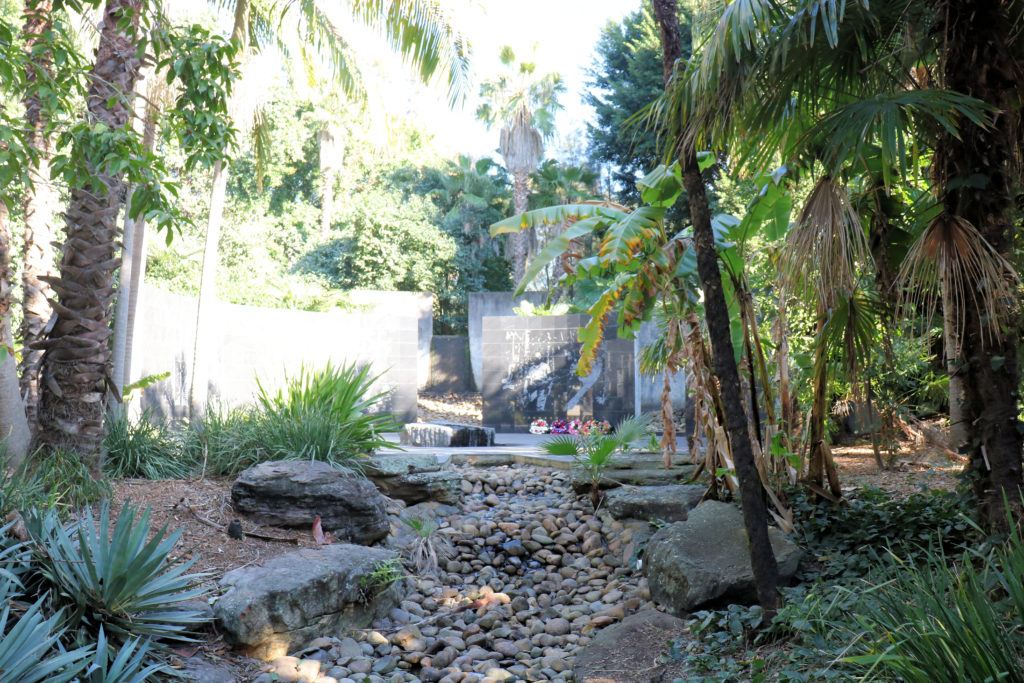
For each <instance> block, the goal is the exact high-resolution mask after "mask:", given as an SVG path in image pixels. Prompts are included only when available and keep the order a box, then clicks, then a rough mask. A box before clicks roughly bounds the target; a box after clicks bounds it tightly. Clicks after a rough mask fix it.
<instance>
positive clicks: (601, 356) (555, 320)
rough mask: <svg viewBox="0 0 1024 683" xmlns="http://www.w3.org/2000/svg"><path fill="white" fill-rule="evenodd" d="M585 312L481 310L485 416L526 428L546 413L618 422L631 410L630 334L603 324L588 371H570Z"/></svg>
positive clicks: (488, 421) (493, 423)
mask: <svg viewBox="0 0 1024 683" xmlns="http://www.w3.org/2000/svg"><path fill="white" fill-rule="evenodd" d="M587 320H588V316H585V315H557V316H556V315H552V316H539V317H516V316H511V317H504V316H503V317H490V316H488V317H484V319H483V353H482V360H483V390H482V393H483V413H484V414H483V418H484V420H483V421H484V424H485V425H487V426H488V427H495V428H497V429H498V430H499V431H526V430H527V429H528V428H529V425H530V422H532V421H533V420H534V419H536V418H539V417H543V418H546V419H551V418H565V417H569V416H580V417H584V418H588V417H591V416H592V417H594V418H596V419H605V420H608V421H609V422H611V423H612V424H615V423H616V422H618V421H619V420H621V419H622V418H623V417H626V416H629V415H632V414H633V413H634V389H633V378H634V377H633V376H634V370H635V368H634V362H633V341H632V340H629V339H618V337H617V335H616V332H615V330H614V328H612V329H609V330H608V331H607V334H606V337H605V342H604V343H603V344H602V346H601V351H600V352H599V353H598V357H597V360H596V362H595V363H594V369H593V372H591V373H590V375H588V376H587V377H578V376H577V375H576V374H575V369H576V362H577V361H578V360H579V356H580V348H581V344H580V342H579V341H577V333H578V330H579V328H580V327H581V326H583V325H584V324H586V322H587Z"/></svg>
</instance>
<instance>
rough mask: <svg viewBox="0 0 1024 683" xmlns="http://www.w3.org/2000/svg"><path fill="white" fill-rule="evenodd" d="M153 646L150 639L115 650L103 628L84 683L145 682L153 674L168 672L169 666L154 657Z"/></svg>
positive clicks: (133, 642) (124, 644) (130, 643)
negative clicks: (154, 659) (152, 653)
mask: <svg viewBox="0 0 1024 683" xmlns="http://www.w3.org/2000/svg"><path fill="white" fill-rule="evenodd" d="M151 648H152V645H151V644H150V641H148V640H139V639H133V640H129V641H127V642H125V643H123V644H122V645H121V647H120V648H119V649H114V648H113V647H111V646H110V643H109V642H108V641H107V634H106V633H105V632H104V631H103V629H102V628H100V633H99V637H98V638H97V639H96V650H95V653H94V655H93V658H92V662H91V663H90V664H89V666H88V668H87V669H86V670H85V674H84V675H83V677H82V678H81V681H82V683H145V681H148V680H151V677H152V676H153V674H156V673H159V672H162V671H167V667H166V666H165V665H164V664H162V663H160V662H154V661H152V658H151V656H150V655H151Z"/></svg>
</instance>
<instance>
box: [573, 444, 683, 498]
mask: <svg viewBox="0 0 1024 683" xmlns="http://www.w3.org/2000/svg"><path fill="white" fill-rule="evenodd" d="M696 471H697V467H696V465H691V464H673V465H672V466H671V467H669V468H668V469H665V464H664V463H663V462H662V459H661V455H655V454H639V455H616V456H614V457H613V459H612V461H611V463H610V464H609V466H608V467H607V469H605V471H604V474H603V476H602V477H601V481H600V488H602V489H612V488H616V487H619V486H622V485H623V484H629V485H631V486H668V485H670V484H678V483H679V482H682V481H687V480H688V479H690V478H691V477H693V475H694V473H695V472H696ZM572 488H573V491H575V492H576V493H579V494H583V493H586V492H588V491H589V490H590V479H589V477H588V476H587V474H586V472H584V471H582V470H581V469H580V468H578V467H573V468H572Z"/></svg>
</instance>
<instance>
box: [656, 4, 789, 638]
mask: <svg viewBox="0 0 1024 683" xmlns="http://www.w3.org/2000/svg"><path fill="white" fill-rule="evenodd" d="M652 5H653V7H654V16H655V19H656V20H657V22H658V26H659V28H660V30H661V45H662V52H663V68H664V75H665V83H666V84H668V82H669V80H670V79H671V77H672V73H673V69H674V68H675V63H676V60H678V59H679V57H680V56H681V55H682V40H681V37H680V34H679V20H678V15H677V9H676V0H652ZM679 157H680V158H679V161H680V163H681V164H682V167H683V185H684V187H685V189H686V192H687V195H688V197H689V205H690V216H691V220H692V221H693V245H694V250H695V251H696V254H697V273H698V275H699V276H700V281H701V287H702V289H703V290H704V311H705V316H706V318H707V324H708V334H709V336H710V338H711V347H712V348H711V351H712V357H713V359H714V368H715V374H716V375H717V376H718V379H719V381H720V382H721V390H722V402H723V404H724V408H725V425H726V429H727V432H728V435H729V445H730V447H731V449H732V454H733V459H734V462H735V464H736V476H737V478H738V479H739V481H740V499H741V501H742V503H743V523H744V526H745V527H746V531H747V541H748V543H749V544H750V564H751V568H752V569H753V573H754V585H755V587H756V589H757V599H758V602H759V603H760V604H761V608H762V609H763V610H764V614H765V619H766V620H767V621H768V622H770V621H771V619H772V617H773V616H774V615H775V612H776V611H777V610H778V605H779V592H778V582H779V571H778V566H777V565H776V563H775V554H774V552H773V551H772V546H771V541H770V539H769V537H768V510H767V507H766V505H765V501H764V492H763V490H762V487H761V478H760V476H759V475H758V472H757V465H756V463H755V462H754V452H753V447H752V446H751V443H750V432H749V430H748V428H747V416H746V414H745V413H744V410H743V400H742V397H741V396H740V376H739V371H738V370H737V368H736V356H735V353H734V349H733V345H732V335H731V332H730V328H729V309H728V307H727V305H726V302H725V293H724V292H723V290H722V275H721V273H720V272H719V269H718V253H717V251H716V249H715V235H714V231H713V229H712V227H711V213H710V211H709V208H708V199H707V194H706V193H705V188H704V179H703V178H702V177H701V174H700V169H699V167H698V165H697V154H696V151H695V150H694V149H693V148H692V146H691V147H690V148H684V149H682V150H680V153H679Z"/></svg>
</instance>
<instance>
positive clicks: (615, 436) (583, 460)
mask: <svg viewBox="0 0 1024 683" xmlns="http://www.w3.org/2000/svg"><path fill="white" fill-rule="evenodd" d="M650 423H651V417H650V415H640V416H637V417H627V418H624V419H623V420H622V421H621V422H619V424H618V425H617V426H616V427H615V431H614V432H612V433H611V434H561V435H559V436H556V437H553V438H551V439H548V440H547V441H545V442H544V443H543V444H542V447H543V448H544V450H545V451H546V452H547V453H549V454H550V455H569V456H572V458H573V461H574V464H575V466H576V467H578V468H579V469H580V470H582V471H583V472H584V473H585V475H586V477H587V480H588V481H589V483H590V502H591V503H593V505H594V509H595V510H596V509H597V507H598V506H599V505H600V504H601V479H602V477H603V476H604V472H605V470H606V469H608V465H609V464H611V461H612V457H613V456H614V455H615V453H616V452H618V451H620V450H625V449H627V448H629V447H630V446H631V445H632V444H635V443H637V442H639V441H642V440H643V439H644V438H645V437H646V435H647V430H648V427H649V426H650Z"/></svg>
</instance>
